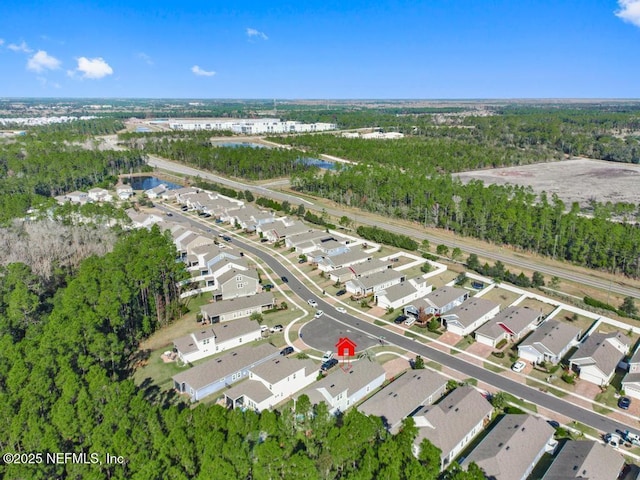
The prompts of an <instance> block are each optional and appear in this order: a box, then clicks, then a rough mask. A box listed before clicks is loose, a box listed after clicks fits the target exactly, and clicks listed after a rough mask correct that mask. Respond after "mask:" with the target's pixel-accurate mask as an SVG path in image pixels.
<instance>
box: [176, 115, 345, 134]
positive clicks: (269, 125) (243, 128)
mask: <svg viewBox="0 0 640 480" xmlns="http://www.w3.org/2000/svg"><path fill="white" fill-rule="evenodd" d="M169 128H171V129H172V130H230V131H232V132H233V133H238V134H242V135H256V134H265V133H267V134H268V133H303V132H323V131H327V130H335V129H336V128H337V126H336V124H334V123H302V122H294V121H287V122H283V121H280V120H279V119H277V118H260V119H224V120H221V119H197V120H173V121H169Z"/></svg>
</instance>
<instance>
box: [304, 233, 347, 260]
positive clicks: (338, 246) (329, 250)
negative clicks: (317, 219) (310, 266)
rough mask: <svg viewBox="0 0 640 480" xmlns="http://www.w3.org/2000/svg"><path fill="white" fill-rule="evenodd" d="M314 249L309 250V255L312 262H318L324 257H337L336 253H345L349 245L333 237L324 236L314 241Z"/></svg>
mask: <svg viewBox="0 0 640 480" xmlns="http://www.w3.org/2000/svg"><path fill="white" fill-rule="evenodd" d="M314 243H315V244H316V249H315V250H313V251H312V252H309V256H310V257H311V258H312V261H313V262H314V263H318V262H319V261H320V259H322V258H324V257H337V256H338V255H341V254H344V253H347V252H348V251H349V247H348V246H347V245H345V244H344V243H342V242H339V241H338V240H336V239H335V238H333V237H331V238H325V239H324V240H319V241H316V242H314Z"/></svg>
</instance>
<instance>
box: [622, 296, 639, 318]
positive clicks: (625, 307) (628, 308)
mask: <svg viewBox="0 0 640 480" xmlns="http://www.w3.org/2000/svg"><path fill="white" fill-rule="evenodd" d="M620 310H622V311H623V312H624V313H626V314H627V315H629V316H634V315H637V314H638V307H636V303H635V300H634V298H633V297H625V298H624V301H623V302H622V305H620Z"/></svg>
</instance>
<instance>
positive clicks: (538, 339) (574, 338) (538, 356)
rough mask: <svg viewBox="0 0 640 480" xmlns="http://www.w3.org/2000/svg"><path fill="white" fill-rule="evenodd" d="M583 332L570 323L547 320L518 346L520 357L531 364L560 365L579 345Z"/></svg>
mask: <svg viewBox="0 0 640 480" xmlns="http://www.w3.org/2000/svg"><path fill="white" fill-rule="evenodd" d="M581 332H582V330H581V329H580V328H578V327H574V326H573V325H569V324H568V323H562V322H559V321H557V320H553V319H550V320H547V321H546V322H543V323H542V324H540V326H539V327H538V328H536V329H535V330H534V331H533V332H532V333H531V335H529V336H528V337H527V338H525V339H524V340H523V341H522V342H521V343H520V345H518V356H519V357H521V358H522V359H523V360H527V361H528V362H531V363H542V362H551V363H558V362H559V361H560V360H562V357H564V356H565V355H566V353H567V352H568V351H569V349H570V348H571V347H573V346H575V345H577V344H578V338H579V337H580V333H581Z"/></svg>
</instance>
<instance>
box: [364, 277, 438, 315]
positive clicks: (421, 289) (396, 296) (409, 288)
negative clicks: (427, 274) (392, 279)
mask: <svg viewBox="0 0 640 480" xmlns="http://www.w3.org/2000/svg"><path fill="white" fill-rule="evenodd" d="M432 288H433V287H432V286H431V285H429V284H427V281H426V280H425V279H424V278H422V277H418V278H413V279H409V280H407V281H406V282H402V283H398V284H397V285H392V286H391V287H388V288H385V289H384V290H382V291H380V292H378V293H376V295H375V303H376V305H378V306H379V307H382V308H400V307H402V306H403V305H406V304H407V303H409V302H412V301H414V300H417V299H419V298H421V297H424V296H425V295H427V294H428V293H430V292H431V289H432Z"/></svg>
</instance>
